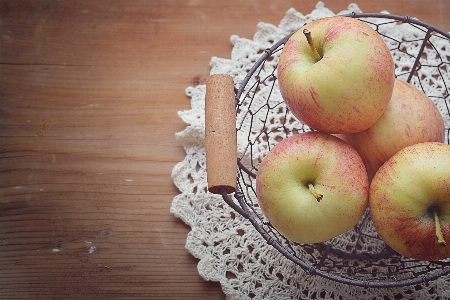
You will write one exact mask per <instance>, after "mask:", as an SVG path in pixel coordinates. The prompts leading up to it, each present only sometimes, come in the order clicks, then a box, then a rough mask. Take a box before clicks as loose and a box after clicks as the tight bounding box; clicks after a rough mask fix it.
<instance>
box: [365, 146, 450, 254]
mask: <svg viewBox="0 0 450 300" xmlns="http://www.w3.org/2000/svg"><path fill="white" fill-rule="evenodd" d="M369 205H370V211H371V215H372V219H373V224H374V226H375V229H376V230H377V232H378V234H379V235H380V237H381V238H382V239H383V240H384V241H385V242H386V244H387V245H389V246H390V247H391V248H392V249H394V250H395V251H397V252H398V253H400V254H402V255H404V256H406V257H410V258H414V259H419V260H440V259H444V258H448V257H450V146H449V145H447V144H444V143H439V142H427V143H419V144H415V145H412V146H408V147H405V148H403V149H402V150H400V151H399V152H397V153H396V154H395V155H394V156H392V157H391V158H390V159H389V160H388V161H387V162H386V163H385V164H383V165H382V166H381V167H380V169H378V171H377V173H375V176H374V178H373V180H372V182H371V185H370V196H369Z"/></svg>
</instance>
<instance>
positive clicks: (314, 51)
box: [303, 28, 322, 61]
mask: <svg viewBox="0 0 450 300" xmlns="http://www.w3.org/2000/svg"><path fill="white" fill-rule="evenodd" d="M303 34H304V35H305V36H306V40H307V41H308V45H309V48H311V51H312V52H313V54H314V57H315V58H316V59H317V61H319V60H321V59H322V57H321V56H320V54H319V52H317V48H316V47H315V46H314V42H313V39H312V36H311V31H309V30H308V29H306V28H305V29H303Z"/></svg>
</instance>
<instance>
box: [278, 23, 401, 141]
mask: <svg viewBox="0 0 450 300" xmlns="http://www.w3.org/2000/svg"><path fill="white" fill-rule="evenodd" d="M277 72H278V84H279V88H280V91H281V95H282V97H283V99H284V100H285V102H286V104H287V106H288V107H289V109H290V110H291V112H292V113H293V114H294V116H296V117H297V118H298V119H299V120H300V121H302V122H303V123H305V124H307V125H309V126H310V127H312V128H314V129H315V130H318V131H321V132H327V133H353V132H359V131H363V130H366V129H367V128H369V127H370V126H372V125H373V124H374V123H375V122H376V120H378V118H379V117H380V116H381V115H382V114H383V112H384V111H385V110H386V108H387V105H388V103H389V100H390V99H391V95H392V90H393V87H394V61H393V58H392V55H391V53H390V51H389V49H388V47H387V45H386V44H385V42H384V41H383V39H382V38H381V37H380V35H379V34H378V33H377V32H376V31H375V30H373V29H372V28H371V27H370V26H369V25H367V24H366V23H364V22H362V21H360V20H357V19H354V18H350V17H342V16H333V17H327V18H322V19H317V20H315V21H312V22H310V23H308V24H306V25H305V26H304V27H302V28H301V29H300V30H298V31H297V32H296V33H294V34H293V35H292V36H291V37H290V38H289V40H288V41H287V42H286V44H285V46H284V48H283V50H282V53H281V54H280V58H279V62H278V70H277Z"/></svg>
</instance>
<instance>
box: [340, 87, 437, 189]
mask: <svg viewBox="0 0 450 300" xmlns="http://www.w3.org/2000/svg"><path fill="white" fill-rule="evenodd" d="M444 136H445V128H444V120H443V119H442V115H441V114H440V112H439V110H438V109H437V107H436V105H435V104H434V103H433V101H432V100H431V99H430V98H428V97H427V96H426V95H425V94H424V93H423V92H422V91H421V90H419V89H417V88H416V87H414V86H413V85H411V84H409V83H406V82H404V81H401V80H399V79H396V80H395V84H394V91H393V93H392V98H391V101H390V102H389V105H388V108H387V110H386V111H385V112H384V113H383V115H381V117H380V118H379V119H378V120H377V121H376V122H375V124H373V125H372V126H371V127H369V128H368V129H366V130H364V131H362V132H358V133H352V134H343V135H338V137H339V138H342V139H343V140H344V141H346V142H347V143H349V144H350V145H351V146H353V147H354V148H355V149H356V151H357V152H358V153H359V155H360V156H361V158H362V160H363V161H364V165H365V166H366V169H367V173H368V176H369V181H370V180H371V179H372V178H373V176H374V174H375V173H376V171H377V170H378V168H379V167H381V165H382V164H383V163H384V162H386V161H387V160H388V159H389V158H390V157H392V156H393V155H394V154H395V153H397V152H398V151H400V150H401V149H402V148H404V147H407V146H411V145H414V144H418V143H423V142H443V141H444Z"/></svg>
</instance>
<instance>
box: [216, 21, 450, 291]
mask: <svg viewBox="0 0 450 300" xmlns="http://www.w3.org/2000/svg"><path fill="white" fill-rule="evenodd" d="M346 16H348V17H353V18H358V19H359V20H361V21H364V22H366V23H368V24H369V25H370V26H371V27H372V28H373V29H375V30H376V31H377V32H378V33H379V34H380V35H381V36H382V37H383V39H384V40H385V41H386V43H387V45H388V47H389V48H390V50H391V53H392V54H393V55H395V54H396V53H400V54H401V55H402V57H406V58H407V62H405V61H395V63H396V70H395V75H396V77H397V78H399V79H402V80H404V81H407V82H410V83H412V84H414V85H415V86H416V87H418V88H419V89H421V90H422V91H423V92H424V93H425V94H427V95H428V96H429V97H430V99H432V100H433V101H434V102H435V103H436V104H437V105H439V106H440V107H441V112H442V114H443V117H444V120H446V119H447V120H448V119H449V118H450V109H449V105H450V103H449V102H450V96H449V89H448V88H449V87H450V75H449V74H450V63H449V61H450V57H448V56H447V55H445V54H443V53H441V52H442V50H441V49H440V48H439V47H437V46H436V42H434V41H436V40H441V41H442V40H443V41H444V42H445V43H446V44H447V45H448V46H450V34H449V33H447V32H445V31H442V30H440V29H439V28H436V27H434V26H432V25H430V24H427V23H425V22H421V21H419V20H417V19H413V18H410V17H408V16H397V15H391V14H368V13H359V14H358V13H352V14H349V15H346ZM398 24H402V26H412V27H413V28H414V30H415V31H416V32H418V34H415V35H414V36H413V37H412V38H408V39H405V38H404V37H401V36H396V35H395V33H392V34H391V33H390V30H391V28H392V26H391V25H398ZM289 37H290V35H288V36H286V37H284V38H283V39H281V40H280V41H278V42H277V43H275V44H274V45H273V46H272V47H270V48H268V49H266V50H265V51H262V53H261V57H260V59H259V60H258V61H257V62H256V63H255V64H254V66H253V67H252V68H251V69H250V70H249V72H248V74H247V76H246V77H245V78H244V80H243V82H242V83H241V85H240V86H239V88H235V94H236V97H235V100H236V115H237V128H236V129H237V133H238V137H239V136H240V137H241V138H242V137H243V138H244V139H246V141H247V143H246V145H241V149H238V153H239V154H238V161H237V190H236V192H235V193H234V199H232V198H231V197H230V196H229V195H227V194H226V192H225V191H223V193H222V197H223V199H224V200H225V201H226V202H227V203H228V204H229V205H230V206H231V207H232V208H233V209H234V210H236V211H237V212H238V213H240V214H241V215H242V216H244V217H245V218H246V219H248V220H249V221H250V222H251V223H252V225H253V226H254V227H255V229H256V230H257V231H258V232H259V233H260V234H261V235H262V237H263V238H264V239H265V240H266V241H267V243H268V244H270V245H271V246H273V247H275V248H276V249H277V250H278V251H280V252H281V253H282V254H283V255H284V256H285V257H287V258H288V259H290V260H292V261H293V262H294V263H296V264H297V265H299V266H300V267H301V268H302V269H303V270H305V271H306V272H307V273H308V274H310V275H319V276H323V277H325V278H328V279H330V280H334V281H337V282H340V283H345V284H350V285H355V286H362V287H375V288H388V287H399V286H407V285H414V284H420V283H424V282H428V281H431V280H435V279H437V278H439V277H440V276H444V275H447V274H449V273H450V259H447V260H442V261H418V260H414V259H410V258H406V257H404V256H402V255H400V254H398V253H396V252H395V251H393V250H392V249H390V248H389V247H388V246H387V245H386V244H385V243H384V242H383V241H382V239H381V238H380V237H379V236H378V235H377V234H376V231H375V230H374V228H373V224H372V221H371V218H370V212H369V211H368V210H367V211H366V212H365V214H364V216H363V218H362V219H361V220H360V222H359V223H358V224H357V225H356V226H355V227H354V228H353V229H352V230H350V231H349V232H347V233H345V235H346V236H345V241H346V242H345V243H344V244H342V243H340V244H339V243H336V240H335V239H332V240H330V241H327V242H323V243H318V244H299V243H295V242H292V241H289V240H288V239H286V238H285V237H283V236H282V235H281V234H280V233H279V232H277V230H276V229H275V228H274V227H273V226H272V225H271V224H270V222H268V220H267V219H266V218H265V217H264V215H263V214H262V211H261V209H260V207H259V205H258V201H257V198H256V190H255V179H256V172H257V170H258V166H259V164H260V163H261V161H262V159H263V157H264V156H265V154H267V152H268V151H270V149H271V147H273V145H274V144H276V143H277V142H279V141H280V140H282V139H284V138H286V137H289V136H291V135H293V134H296V133H301V132H307V131H312V129H311V128H309V127H308V126H307V125H304V124H302V123H300V122H298V121H297V120H296V119H295V117H293V115H292V114H291V113H290V112H289V110H288V109H287V108H286V106H285V105H284V104H283V101H282V100H280V97H279V95H278V97H276V96H275V95H277V93H279V91H278V90H277V84H276V81H277V77H276V70H277V65H276V63H277V60H278V57H279V54H280V53H281V50H282V48H283V45H284V44H285V43H286V41H287V40H288V39H289ZM411 45H413V47H412V48H413V49H417V50H414V51H408V49H409V48H411ZM430 53H432V55H431V56H432V57H431V58H430ZM425 71H426V72H428V73H430V72H431V73H432V76H431V81H430V79H429V76H428V77H427V78H428V79H427V78H426V77H425V76H423V75H422V72H425ZM273 112H275V115H276V116H278V117H277V118H273ZM280 116H281V117H280ZM245 120H246V121H245ZM249 120H250V121H249ZM244 121H245V122H244ZM245 124H250V126H246V125H245ZM253 124H259V127H258V126H253ZM269 125H270V126H269ZM258 128H262V130H260V129H258ZM445 131H446V134H445V142H446V143H447V144H449V131H450V128H449V123H448V122H446V128H445ZM238 147H239V146H238Z"/></svg>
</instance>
